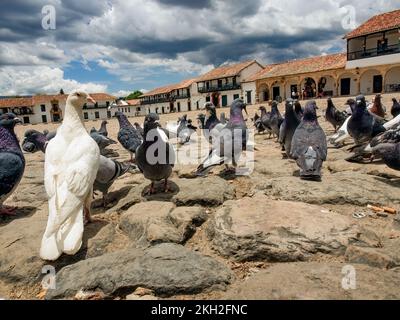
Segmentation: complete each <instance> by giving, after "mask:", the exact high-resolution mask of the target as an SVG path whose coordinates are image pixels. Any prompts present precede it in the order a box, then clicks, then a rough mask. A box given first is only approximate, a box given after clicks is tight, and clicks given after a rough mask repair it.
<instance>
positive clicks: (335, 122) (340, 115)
mask: <svg viewBox="0 0 400 320" xmlns="http://www.w3.org/2000/svg"><path fill="white" fill-rule="evenodd" d="M327 102H328V106H327V108H326V111H325V119H326V121H328V122H329V123H330V124H331V125H332V126H333V128H334V129H335V133H336V132H337V129H338V128H340V127H341V126H342V125H343V123H344V122H345V121H346V118H347V114H346V113H345V112H340V111H339V110H337V109H336V107H335V105H334V104H333V101H332V99H331V98H329V99H328V101H327Z"/></svg>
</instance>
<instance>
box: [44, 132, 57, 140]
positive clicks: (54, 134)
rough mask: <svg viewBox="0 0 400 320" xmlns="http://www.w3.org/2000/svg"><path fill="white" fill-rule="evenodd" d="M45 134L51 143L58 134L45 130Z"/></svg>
mask: <svg viewBox="0 0 400 320" xmlns="http://www.w3.org/2000/svg"><path fill="white" fill-rule="evenodd" d="M43 134H44V135H45V136H46V138H47V140H49V141H50V140H51V139H53V138H54V137H55V136H56V134H57V132H55V131H52V132H49V130H43Z"/></svg>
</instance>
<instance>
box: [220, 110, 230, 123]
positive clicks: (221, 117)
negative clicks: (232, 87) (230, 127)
mask: <svg viewBox="0 0 400 320" xmlns="http://www.w3.org/2000/svg"><path fill="white" fill-rule="evenodd" d="M219 121H220V122H221V123H222V124H227V123H228V121H229V119H227V118H226V116H225V112H221V115H220V120H219Z"/></svg>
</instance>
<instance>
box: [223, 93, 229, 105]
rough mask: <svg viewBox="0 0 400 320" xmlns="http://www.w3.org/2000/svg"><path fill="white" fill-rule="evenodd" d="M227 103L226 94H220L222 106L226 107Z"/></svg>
mask: <svg viewBox="0 0 400 320" xmlns="http://www.w3.org/2000/svg"><path fill="white" fill-rule="evenodd" d="M227 105H228V96H226V95H225V96H222V106H223V107H226V106H227Z"/></svg>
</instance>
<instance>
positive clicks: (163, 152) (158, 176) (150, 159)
mask: <svg viewBox="0 0 400 320" xmlns="http://www.w3.org/2000/svg"><path fill="white" fill-rule="evenodd" d="M159 121H160V118H159V116H158V114H155V113H149V114H148V115H146V117H145V120H144V134H145V138H144V140H143V143H142V144H141V145H140V146H139V147H138V148H137V150H136V164H137V166H138V168H139V170H140V171H141V172H142V173H143V175H144V177H145V178H146V179H149V180H150V181H151V186H150V189H149V191H148V193H149V194H153V193H154V192H155V189H154V183H155V182H156V181H160V180H164V192H168V190H169V187H168V178H169V177H170V175H171V173H172V168H173V167H174V165H175V150H174V148H173V146H172V144H170V143H169V141H168V138H167V136H166V134H165V132H164V131H163V130H161V129H160V123H159Z"/></svg>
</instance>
